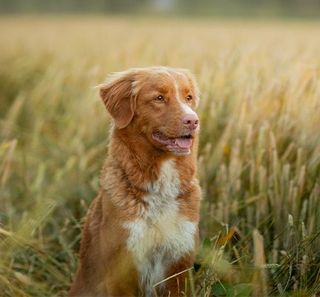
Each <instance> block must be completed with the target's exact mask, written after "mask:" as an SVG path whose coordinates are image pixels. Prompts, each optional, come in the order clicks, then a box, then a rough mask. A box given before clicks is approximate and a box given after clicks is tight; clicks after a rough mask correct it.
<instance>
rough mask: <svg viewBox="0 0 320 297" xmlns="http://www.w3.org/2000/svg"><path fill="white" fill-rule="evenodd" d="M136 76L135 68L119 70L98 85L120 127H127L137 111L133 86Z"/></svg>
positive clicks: (117, 125) (105, 102)
mask: <svg viewBox="0 0 320 297" xmlns="http://www.w3.org/2000/svg"><path fill="white" fill-rule="evenodd" d="M135 76H136V71H134V70H128V71H123V72H117V73H114V74H112V75H110V77H109V78H108V79H107V81H106V82H105V83H103V84H101V85H99V86H98V87H99V89H100V96H101V98H102V100H103V102H104V104H105V106H106V108H107V110H108V111H109V113H110V114H111V116H112V117H113V119H114V121H115V124H116V127H117V128H119V129H123V128H125V127H127V126H128V125H129V124H130V122H131V121H132V119H133V116H134V113H135V109H136V97H137V94H136V92H134V87H133V86H134V82H135Z"/></svg>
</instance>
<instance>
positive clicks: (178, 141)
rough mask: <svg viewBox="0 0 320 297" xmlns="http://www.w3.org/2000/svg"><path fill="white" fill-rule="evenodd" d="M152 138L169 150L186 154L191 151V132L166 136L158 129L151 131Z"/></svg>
mask: <svg viewBox="0 0 320 297" xmlns="http://www.w3.org/2000/svg"><path fill="white" fill-rule="evenodd" d="M152 138H153V140H155V141H157V142H158V143H160V144H162V145H165V146H166V148H167V149H168V150H169V151H170V152H173V153H176V154H179V155H187V154H189V153H190V152H191V147H192V144H193V138H194V136H193V135H192V134H184V135H181V136H178V137H168V136H166V135H164V134H163V133H161V132H160V131H156V132H154V133H152Z"/></svg>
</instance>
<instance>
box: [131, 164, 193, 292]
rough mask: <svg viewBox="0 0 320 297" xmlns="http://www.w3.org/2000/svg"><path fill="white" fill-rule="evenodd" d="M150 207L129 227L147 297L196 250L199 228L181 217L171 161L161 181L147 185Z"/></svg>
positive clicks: (146, 199) (177, 177) (176, 181)
mask: <svg viewBox="0 0 320 297" xmlns="http://www.w3.org/2000/svg"><path fill="white" fill-rule="evenodd" d="M147 190H148V194H147V195H146V196H145V201H146V202H148V207H147V208H146V210H145V211H144V212H143V214H142V216H141V218H139V219H138V220H135V221H133V222H130V223H127V224H126V225H125V227H126V228H128V229H129V238H128V241H127V246H128V249H129V250H130V251H131V252H132V253H133V257H134V260H135V262H136V265H137V268H138V271H139V274H140V282H141V286H142V287H143V289H144V290H145V291H146V295H147V296H149V295H152V290H153V285H154V284H155V283H157V282H160V281H161V280H163V279H164V278H165V273H166V269H167V268H168V266H169V264H170V263H173V262H174V261H176V260H178V259H179V258H180V257H181V256H183V255H184V254H185V253H187V252H189V251H191V250H193V249H194V234H195V231H196V224H194V223H192V222H190V221H188V220H187V219H186V218H184V217H183V216H181V215H179V214H178V208H179V205H178V202H177V199H176V198H177V196H178V195H179V191H180V181H179V176H178V174H177V171H176V169H175V164H174V162H173V161H172V160H169V161H165V162H164V164H163V165H162V167H161V173H160V176H159V179H158V180H157V181H156V182H153V183H152V184H150V185H148V187H147Z"/></svg>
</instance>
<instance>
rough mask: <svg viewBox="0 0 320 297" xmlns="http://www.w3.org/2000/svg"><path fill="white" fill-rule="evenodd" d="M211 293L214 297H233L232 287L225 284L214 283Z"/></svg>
mask: <svg viewBox="0 0 320 297" xmlns="http://www.w3.org/2000/svg"><path fill="white" fill-rule="evenodd" d="M211 293H212V295H213V296H214V297H235V295H234V289H233V287H232V286H231V285H230V284H227V283H221V282H218V283H215V284H214V285H213V286H212V290H211Z"/></svg>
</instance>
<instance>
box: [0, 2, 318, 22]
mask: <svg viewBox="0 0 320 297" xmlns="http://www.w3.org/2000/svg"><path fill="white" fill-rule="evenodd" d="M0 8H1V12H2V13H36V12H47V13H99V14H114V13H116V14H124V13H126V14H127V13H130V14H138V15H144V14H146V13H151V14H161V15H182V16H208V17H213V16H219V17H245V16H246V17H248V16H251V17H285V18H288V17H298V18H301V17H303V18H315V17H319V16H320V1H319V0H199V1H193V0H91V1H88V0H67V1H66V0H46V1H43V0H27V1H26V0H10V1H8V0H0Z"/></svg>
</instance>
